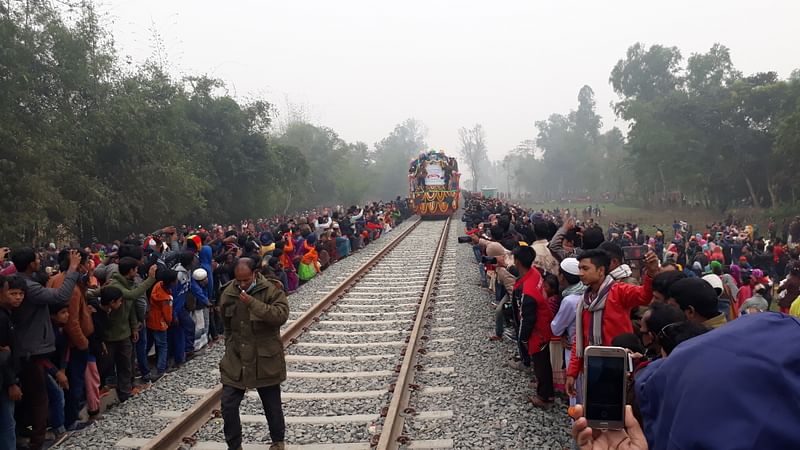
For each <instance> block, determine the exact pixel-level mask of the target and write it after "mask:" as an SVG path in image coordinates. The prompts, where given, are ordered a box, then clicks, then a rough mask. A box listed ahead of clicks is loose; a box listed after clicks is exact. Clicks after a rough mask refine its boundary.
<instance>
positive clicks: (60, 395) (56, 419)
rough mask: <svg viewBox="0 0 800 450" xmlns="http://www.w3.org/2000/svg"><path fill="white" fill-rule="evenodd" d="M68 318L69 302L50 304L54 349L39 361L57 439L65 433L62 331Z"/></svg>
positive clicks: (65, 350)
mask: <svg viewBox="0 0 800 450" xmlns="http://www.w3.org/2000/svg"><path fill="white" fill-rule="evenodd" d="M68 320H69V303H60V304H54V305H50V321H51V322H52V324H53V332H54V333H55V336H56V351H55V352H53V353H52V354H51V355H50V357H49V358H47V359H42V360H41V363H42V366H43V367H44V370H45V372H46V374H47V375H46V379H45V381H46V383H47V384H46V385H47V398H48V408H49V411H50V413H49V420H50V429H51V430H52V432H53V435H54V440H56V441H58V440H59V439H61V438H62V437H63V436H64V435H65V434H66V432H67V431H66V429H65V428H64V389H69V382H68V381H67V374H66V369H67V358H68V356H69V355H68V348H69V346H68V342H67V335H66V333H64V325H66V324H67V321H68Z"/></svg>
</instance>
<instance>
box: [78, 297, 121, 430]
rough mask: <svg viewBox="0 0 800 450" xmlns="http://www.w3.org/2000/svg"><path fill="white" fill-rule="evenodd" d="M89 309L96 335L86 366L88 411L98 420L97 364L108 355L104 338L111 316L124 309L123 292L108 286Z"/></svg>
mask: <svg viewBox="0 0 800 450" xmlns="http://www.w3.org/2000/svg"><path fill="white" fill-rule="evenodd" d="M89 307H90V310H91V312H92V323H93V324H94V333H92V335H91V336H90V337H89V362H88V363H87V365H86V410H87V412H88V413H89V419H90V420H96V419H98V418H99V414H100V372H99V370H98V363H97V362H98V361H104V360H105V359H106V356H107V355H108V348H107V347H106V344H105V342H104V341H103V336H104V335H105V333H106V330H107V329H108V320H109V319H108V316H109V314H111V312H112V311H116V310H118V309H119V308H120V307H122V291H121V290H119V289H117V288H115V287H113V286H106V287H104V288H102V289H100V296H99V297H98V298H93V299H91V300H89ZM101 366H102V364H101Z"/></svg>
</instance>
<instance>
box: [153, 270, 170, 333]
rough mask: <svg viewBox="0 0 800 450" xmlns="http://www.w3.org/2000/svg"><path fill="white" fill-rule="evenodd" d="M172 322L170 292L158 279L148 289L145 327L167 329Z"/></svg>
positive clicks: (156, 329) (159, 329)
mask: <svg viewBox="0 0 800 450" xmlns="http://www.w3.org/2000/svg"><path fill="white" fill-rule="evenodd" d="M170 323H172V293H171V291H170V290H168V289H165V288H164V282H163V281H159V282H158V283H156V284H155V286H153V290H152V291H150V311H148V312H147V329H148V330H153V331H167V329H168V328H169V324H170Z"/></svg>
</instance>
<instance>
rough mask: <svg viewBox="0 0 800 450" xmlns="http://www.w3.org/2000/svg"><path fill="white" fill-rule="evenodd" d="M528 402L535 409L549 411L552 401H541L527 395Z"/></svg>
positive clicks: (536, 397)
mask: <svg viewBox="0 0 800 450" xmlns="http://www.w3.org/2000/svg"><path fill="white" fill-rule="evenodd" d="M528 401H529V402H530V403H531V404H532V405H533V406H535V407H537V408H542V409H550V407H551V406H553V402H552V401H550V402H548V401H546V400H542V399H541V398H539V396H538V395H529V396H528Z"/></svg>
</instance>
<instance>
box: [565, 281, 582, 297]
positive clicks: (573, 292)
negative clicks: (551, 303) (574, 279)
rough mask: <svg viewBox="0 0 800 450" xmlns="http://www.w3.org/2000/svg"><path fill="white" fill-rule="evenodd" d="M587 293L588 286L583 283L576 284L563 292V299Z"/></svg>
mask: <svg viewBox="0 0 800 450" xmlns="http://www.w3.org/2000/svg"><path fill="white" fill-rule="evenodd" d="M585 291H586V285H585V284H583V283H575V284H573V285H572V286H567V288H566V289H564V291H562V292H561V297H562V298H564V297H566V296H568V295H576V294H578V295H580V294H583V293H584V292H585Z"/></svg>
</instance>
